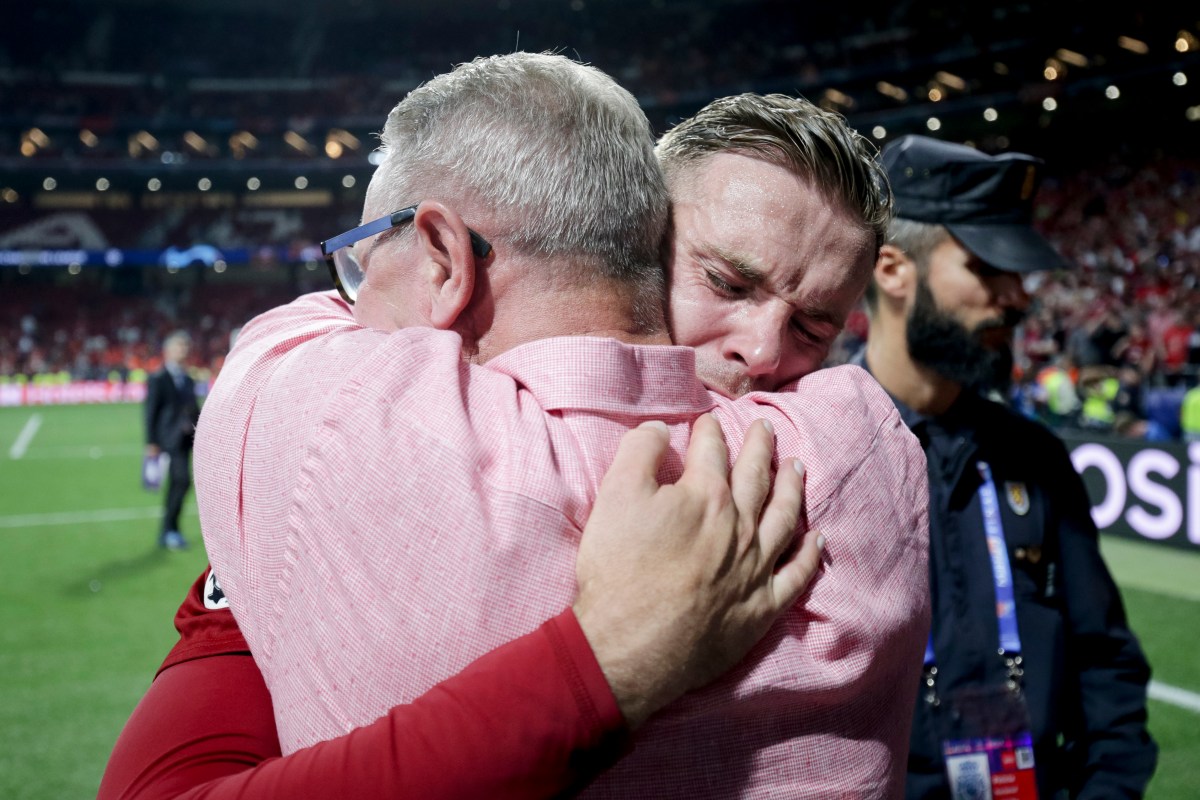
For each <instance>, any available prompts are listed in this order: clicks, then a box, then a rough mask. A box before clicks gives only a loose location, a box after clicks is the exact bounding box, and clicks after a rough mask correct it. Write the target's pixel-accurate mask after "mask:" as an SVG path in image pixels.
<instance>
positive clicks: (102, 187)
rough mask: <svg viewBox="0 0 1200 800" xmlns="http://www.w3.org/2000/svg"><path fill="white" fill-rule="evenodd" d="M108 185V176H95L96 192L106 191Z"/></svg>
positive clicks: (109, 184)
mask: <svg viewBox="0 0 1200 800" xmlns="http://www.w3.org/2000/svg"><path fill="white" fill-rule="evenodd" d="M110 186H112V184H111V183H109V182H108V178H97V179H96V191H97V192H107V191H108V187H110Z"/></svg>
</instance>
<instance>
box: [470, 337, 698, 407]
mask: <svg viewBox="0 0 1200 800" xmlns="http://www.w3.org/2000/svg"><path fill="white" fill-rule="evenodd" d="M487 367H488V369H492V370H495V371H497V372H500V373H503V374H505V375H508V376H510V377H511V378H513V379H514V380H515V381H517V383H519V384H521V385H522V386H523V387H525V388H526V389H528V390H529V391H530V392H532V393H533V395H534V396H535V397H537V400H538V403H539V404H540V405H541V406H542V407H543V408H545V409H546V410H547V411H562V410H580V411H593V412H601V413H610V414H612V413H616V414H629V415H633V416H637V417H643V418H662V417H665V416H696V415H698V414H702V413H704V412H705V411H708V410H709V409H711V408H713V407H714V406H715V405H716V404H715V402H714V401H713V398H712V396H711V395H710V394H709V393H708V390H707V389H705V388H704V385H703V384H702V383H701V382H700V380H699V379H698V378H697V377H696V353H695V351H694V350H692V349H691V348H690V347H675V346H664V345H656V346H649V345H629V344H624V343H623V342H619V341H617V340H616V339H607V338H600V337H594V336H559V337H555V338H550V339H539V340H537V341H534V342H529V343H527V344H523V345H521V346H519V347H515V348H513V349H512V350H509V351H507V352H505V353H502V354H500V355H499V356H497V357H496V358H493V359H491V360H490V361H488V363H487Z"/></svg>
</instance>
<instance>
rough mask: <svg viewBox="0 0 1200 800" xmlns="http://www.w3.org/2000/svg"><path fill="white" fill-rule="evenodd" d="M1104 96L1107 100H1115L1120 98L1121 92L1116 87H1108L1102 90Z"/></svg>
mask: <svg viewBox="0 0 1200 800" xmlns="http://www.w3.org/2000/svg"><path fill="white" fill-rule="evenodd" d="M1104 96H1105V97H1107V98H1108V99H1109V100H1116V99H1117V98H1118V97H1120V96H1121V90H1120V89H1118V88H1117V87H1116V86H1108V87H1107V88H1105V90H1104Z"/></svg>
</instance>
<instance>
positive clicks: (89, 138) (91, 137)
mask: <svg viewBox="0 0 1200 800" xmlns="http://www.w3.org/2000/svg"><path fill="white" fill-rule="evenodd" d="M79 141H81V142H83V143H84V144H85V145H86V146H88V147H95V146H96V145H98V144H100V137H99V136H97V135H96V134H94V133H92V132H91V131H89V130H88V129H87V128H84V129H83V130H81V131H79Z"/></svg>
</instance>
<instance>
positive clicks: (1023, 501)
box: [1004, 481, 1029, 517]
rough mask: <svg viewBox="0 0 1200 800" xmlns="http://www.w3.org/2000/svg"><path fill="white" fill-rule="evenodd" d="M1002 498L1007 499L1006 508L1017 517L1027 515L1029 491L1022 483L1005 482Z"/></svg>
mask: <svg viewBox="0 0 1200 800" xmlns="http://www.w3.org/2000/svg"><path fill="white" fill-rule="evenodd" d="M1004 496H1005V497H1007V498H1008V507H1009V508H1011V509H1012V510H1013V513H1014V514H1016V515H1017V516H1018V517H1023V516H1025V515H1026V514H1028V513H1029V490H1028V489H1026V488H1025V484H1024V483H1023V482H1022V481H1005V482H1004Z"/></svg>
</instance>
